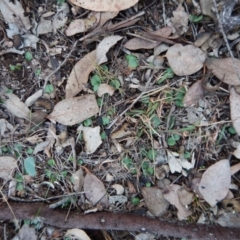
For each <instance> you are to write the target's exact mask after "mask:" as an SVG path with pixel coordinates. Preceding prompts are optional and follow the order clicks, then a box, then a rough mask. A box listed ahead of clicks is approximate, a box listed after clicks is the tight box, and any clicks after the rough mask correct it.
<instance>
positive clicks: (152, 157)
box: [147, 149, 157, 161]
mask: <svg viewBox="0 0 240 240" xmlns="http://www.w3.org/2000/svg"><path fill="white" fill-rule="evenodd" d="M147 157H148V159H149V160H152V161H153V160H155V159H156V157H157V152H156V151H155V150H153V149H151V150H149V151H148V152H147Z"/></svg>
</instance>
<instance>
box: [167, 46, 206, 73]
mask: <svg viewBox="0 0 240 240" xmlns="http://www.w3.org/2000/svg"><path fill="white" fill-rule="evenodd" d="M166 57H167V59H168V62H169V65H170V67H171V68H172V70H173V72H174V73H175V74H176V75H178V76H185V75H191V74H193V73H195V72H197V71H198V70H200V69H201V68H202V67H203V64H204V62H205V59H206V54H205V53H204V52H203V51H202V50H200V49H199V48H197V47H195V46H194V45H186V46H183V45H182V44H179V43H178V44H175V45H173V46H172V47H170V48H169V49H168V51H167V53H166Z"/></svg>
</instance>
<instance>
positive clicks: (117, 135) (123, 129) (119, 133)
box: [110, 123, 133, 139]
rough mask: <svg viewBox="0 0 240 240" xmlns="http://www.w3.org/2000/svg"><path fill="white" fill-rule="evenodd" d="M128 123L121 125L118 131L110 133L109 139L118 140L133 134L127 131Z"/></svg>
mask: <svg viewBox="0 0 240 240" xmlns="http://www.w3.org/2000/svg"><path fill="white" fill-rule="evenodd" d="M128 125H129V124H128V123H124V124H123V125H122V127H121V128H120V129H118V130H116V131H115V132H113V133H111V135H110V136H111V138H112V139H118V138H123V137H127V136H130V135H132V134H133V132H132V131H128Z"/></svg>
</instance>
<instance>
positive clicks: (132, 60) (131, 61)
mask: <svg viewBox="0 0 240 240" xmlns="http://www.w3.org/2000/svg"><path fill="white" fill-rule="evenodd" d="M126 59H127V62H128V66H129V67H130V68H132V69H135V68H137V67H138V59H137V57H135V56H133V55H127V56H126Z"/></svg>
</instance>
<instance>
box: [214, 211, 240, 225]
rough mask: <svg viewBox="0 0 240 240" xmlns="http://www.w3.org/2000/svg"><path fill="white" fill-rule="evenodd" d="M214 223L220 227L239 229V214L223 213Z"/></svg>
mask: <svg viewBox="0 0 240 240" xmlns="http://www.w3.org/2000/svg"><path fill="white" fill-rule="evenodd" d="M216 222H217V223H218V224H219V225H220V226H222V227H233V228H240V221H239V213H237V214H236V213H233V212H228V213H224V214H223V215H221V216H220V217H219V218H218V219H217V221H216Z"/></svg>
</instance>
